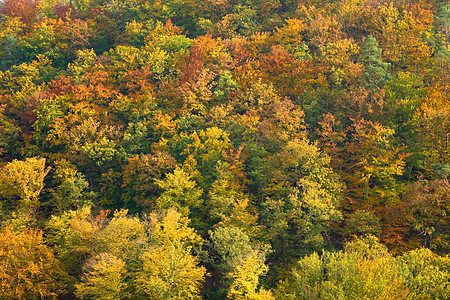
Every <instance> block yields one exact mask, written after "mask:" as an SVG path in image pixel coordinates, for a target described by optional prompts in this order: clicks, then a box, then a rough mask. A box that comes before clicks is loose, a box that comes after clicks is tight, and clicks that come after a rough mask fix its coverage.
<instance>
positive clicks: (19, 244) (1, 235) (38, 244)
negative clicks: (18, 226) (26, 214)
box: [0, 227, 69, 300]
mask: <svg viewBox="0 0 450 300" xmlns="http://www.w3.org/2000/svg"><path fill="white" fill-rule="evenodd" d="M0 240H1V241H2V242H1V243H0V299H5V300H6V299H19V300H20V299H42V298H56V297H57V296H58V295H63V294H64V293H65V292H66V291H65V288H66V285H67V283H68V282H69V277H68V275H67V273H65V272H64V271H63V270H62V268H61V264H60V262H59V261H58V260H57V259H56V258H55V256H54V255H53V251H52V249H51V248H49V247H48V246H47V245H45V243H44V240H43V237H42V231H40V230H30V229H25V230H20V231H12V230H11V229H10V228H8V227H5V228H2V229H1V230H0Z"/></svg>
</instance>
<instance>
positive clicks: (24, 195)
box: [0, 157, 49, 227]
mask: <svg viewBox="0 0 450 300" xmlns="http://www.w3.org/2000/svg"><path fill="white" fill-rule="evenodd" d="M48 172H49V169H48V168H46V167H45V158H37V157H33V158H27V159H25V161H19V160H13V161H12V162H10V163H8V164H6V165H5V166H4V167H3V168H2V169H1V170H0V199H2V207H1V208H2V215H3V216H2V219H3V220H5V219H16V221H17V222H18V223H17V224H16V226H19V227H21V226H23V225H25V224H26V223H27V222H29V221H31V222H32V221H33V218H34V217H35V213H36V210H37V208H38V206H39V194H40V193H41V190H42V189H43V187H44V177H45V176H46V175H47V173H48ZM13 222H14V221H13Z"/></svg>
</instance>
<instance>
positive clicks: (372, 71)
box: [360, 35, 390, 88]
mask: <svg viewBox="0 0 450 300" xmlns="http://www.w3.org/2000/svg"><path fill="white" fill-rule="evenodd" d="M360 61H361V63H362V64H363V65H364V66H365V68H366V69H365V72H364V77H366V80H367V82H368V83H369V87H372V88H375V87H382V86H383V84H384V82H385V81H386V80H387V79H388V78H389V72H388V67H389V66H390V64H389V63H385V62H383V60H382V58H381V49H380V48H378V42H377V40H376V39H375V38H374V37H373V36H371V35H369V36H368V37H366V38H365V39H364V42H363V43H362V45H361V54H360Z"/></svg>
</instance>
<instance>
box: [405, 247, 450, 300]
mask: <svg viewBox="0 0 450 300" xmlns="http://www.w3.org/2000/svg"><path fill="white" fill-rule="evenodd" d="M397 261H398V264H399V266H400V272H401V275H402V277H403V278H404V279H405V280H406V287H407V288H408V294H407V296H406V298H405V299H418V300H419V299H447V298H449V297H450V284H449V278H450V273H449V268H450V259H449V257H448V256H444V257H441V256H439V255H436V254H434V253H433V252H431V250H429V249H424V248H422V249H417V250H412V251H410V252H408V253H405V254H403V255H402V256H399V257H398V258H397Z"/></svg>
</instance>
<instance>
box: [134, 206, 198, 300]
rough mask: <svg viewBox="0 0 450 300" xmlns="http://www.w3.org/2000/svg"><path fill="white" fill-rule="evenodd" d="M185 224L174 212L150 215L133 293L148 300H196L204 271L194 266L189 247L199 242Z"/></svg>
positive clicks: (186, 222)
mask: <svg viewBox="0 0 450 300" xmlns="http://www.w3.org/2000/svg"><path fill="white" fill-rule="evenodd" d="M188 222H189V220H188V219H187V218H186V217H183V216H182V215H181V214H180V213H178V212H176V211H175V210H174V209H169V210H167V211H166V212H165V213H164V214H163V215H159V216H158V215H156V214H153V215H150V220H149V223H148V230H149V234H150V241H149V243H150V244H149V247H148V249H147V250H146V251H145V253H144V254H143V256H142V260H143V267H142V270H140V271H139V272H138V273H137V277H136V281H135V286H136V289H137V291H138V292H139V293H140V294H142V295H145V296H146V297H151V298H152V299H161V300H165V299H200V296H199V293H200V288H201V282H202V281H203V280H204V277H205V275H206V269H205V268H204V267H202V266H198V260H197V258H196V257H195V256H194V255H193V254H192V250H193V247H198V246H199V245H201V243H202V240H201V238H200V236H198V235H197V234H196V233H195V232H194V230H193V229H192V228H190V227H188Z"/></svg>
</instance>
